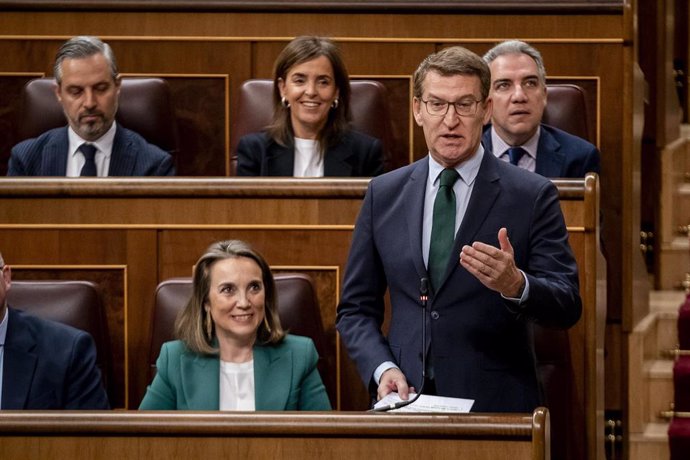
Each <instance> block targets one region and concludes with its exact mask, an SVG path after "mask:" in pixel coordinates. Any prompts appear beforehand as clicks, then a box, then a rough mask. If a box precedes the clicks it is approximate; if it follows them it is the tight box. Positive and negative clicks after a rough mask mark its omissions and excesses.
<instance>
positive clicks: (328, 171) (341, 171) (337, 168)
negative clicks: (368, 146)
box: [323, 142, 354, 177]
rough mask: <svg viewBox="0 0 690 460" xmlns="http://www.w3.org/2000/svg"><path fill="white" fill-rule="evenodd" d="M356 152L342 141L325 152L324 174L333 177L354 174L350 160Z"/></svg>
mask: <svg viewBox="0 0 690 460" xmlns="http://www.w3.org/2000/svg"><path fill="white" fill-rule="evenodd" d="M353 154H354V152H353V151H352V150H351V149H349V148H348V145H347V144H345V143H344V142H340V143H338V144H337V145H335V146H333V148H331V149H328V150H327V151H326V152H325V157H324V164H323V174H324V176H331V177H350V176H352V164H350V162H349V161H348V160H349V159H350V157H351V156H352V155H353Z"/></svg>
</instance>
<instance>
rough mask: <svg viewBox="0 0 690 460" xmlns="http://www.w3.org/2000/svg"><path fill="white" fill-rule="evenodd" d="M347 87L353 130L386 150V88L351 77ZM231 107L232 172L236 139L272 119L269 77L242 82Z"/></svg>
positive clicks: (388, 121)
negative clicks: (267, 78)
mask: <svg viewBox="0 0 690 460" xmlns="http://www.w3.org/2000/svg"><path fill="white" fill-rule="evenodd" d="M350 89H351V94H350V112H351V113H352V127H353V128H354V129H355V130H356V131H359V132H362V133H364V134H368V135H370V136H372V137H376V138H378V139H380V140H381V142H382V143H383V149H384V152H388V148H389V146H390V142H391V140H390V139H391V137H390V136H391V127H390V116H389V111H388V96H387V91H386V87H385V86H383V84H381V83H380V82H378V81H375V80H351V81H350ZM235 107H236V109H235V113H234V117H233V122H232V135H231V139H230V151H231V152H232V155H233V156H232V174H233V175H234V173H235V170H236V165H237V156H236V150H237V144H238V143H239V140H240V138H241V137H242V136H244V135H246V134H251V133H256V132H259V131H262V130H263V129H264V128H266V126H268V125H269V124H270V123H271V121H272V119H273V80H266V79H254V80H247V81H245V82H244V83H242V86H240V94H239V98H238V100H237V104H236V105H235ZM386 156H387V153H386ZM384 161H386V158H384Z"/></svg>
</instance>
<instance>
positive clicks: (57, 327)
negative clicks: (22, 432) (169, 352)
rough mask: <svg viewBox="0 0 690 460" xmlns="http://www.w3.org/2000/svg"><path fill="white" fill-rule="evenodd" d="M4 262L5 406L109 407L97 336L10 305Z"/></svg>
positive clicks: (0, 315) (1, 396) (0, 323)
mask: <svg viewBox="0 0 690 460" xmlns="http://www.w3.org/2000/svg"><path fill="white" fill-rule="evenodd" d="M0 265H1V266H2V269H1V270H2V273H1V276H0V409H31V410H44V409H108V408H109V404H108V397H107V395H106V393H105V390H104V389H103V385H102V382H101V374H100V372H99V370H98V367H97V366H96V347H95V345H94V342H93V339H92V338H91V336H89V334H87V333H86V332H84V331H80V330H77V329H74V328H72V327H69V326H65V325H63V324H60V323H56V322H54V321H48V320H44V319H40V318H36V317H35V316H31V315H28V314H26V313H24V312H21V311H19V310H15V309H12V308H10V307H8V305H7V298H6V296H7V291H8V290H9V289H10V285H11V284H12V274H11V269H10V267H9V266H8V265H5V262H4V261H3V259H2V255H0Z"/></svg>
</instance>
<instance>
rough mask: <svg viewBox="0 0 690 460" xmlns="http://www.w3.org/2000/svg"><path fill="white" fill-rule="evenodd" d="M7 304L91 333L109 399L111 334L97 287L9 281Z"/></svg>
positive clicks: (89, 284)
mask: <svg viewBox="0 0 690 460" xmlns="http://www.w3.org/2000/svg"><path fill="white" fill-rule="evenodd" d="M7 303H8V305H10V306H11V307H13V308H16V309H18V310H23V311H25V312H27V313H30V314H32V315H34V316H38V317H40V318H44V319H49V320H52V321H57V322H59V323H62V324H67V325H69V326H72V327H75V328H77V329H81V330H82V331H86V332H88V333H89V334H91V337H93V339H94V342H95V343H96V351H97V357H96V364H97V365H98V367H99V369H100V370H101V375H102V377H103V383H104V386H105V388H106V390H107V392H108V397H109V398H110V400H111V401H114V400H115V399H114V398H113V388H112V378H111V376H112V362H111V359H110V337H109V334H108V326H107V322H106V318H105V312H104V311H103V301H102V299H101V294H100V291H99V290H98V286H97V285H96V284H94V283H92V282H90V281H81V280H73V281H72V280H70V281H62V280H59V281H29V280H24V281H12V287H11V289H9V290H8V291H7Z"/></svg>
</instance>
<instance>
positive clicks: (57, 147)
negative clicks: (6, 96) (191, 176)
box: [7, 36, 175, 177]
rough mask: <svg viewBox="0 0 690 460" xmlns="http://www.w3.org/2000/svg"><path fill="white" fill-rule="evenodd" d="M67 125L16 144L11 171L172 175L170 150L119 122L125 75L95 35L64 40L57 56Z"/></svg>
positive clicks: (56, 68)
mask: <svg viewBox="0 0 690 460" xmlns="http://www.w3.org/2000/svg"><path fill="white" fill-rule="evenodd" d="M54 73H55V80H56V83H57V88H56V90H55V94H56V96H57V99H58V101H59V102H60V104H61V105H62V109H63V111H64V113H65V116H66V118H67V121H68V125H67V126H65V127H61V128H56V129H51V130H49V131H46V132H45V133H43V134H41V135H40V136H38V137H36V138H34V139H27V140H24V141H22V142H20V143H19V144H17V145H15V146H14V147H13V148H12V153H11V155H10V159H9V166H8V172H7V175H8V176H66V177H79V176H98V177H106V176H172V175H175V167H174V165H173V159H172V157H171V156H170V154H169V153H167V152H165V151H164V150H162V149H160V148H159V147H157V146H155V145H153V144H150V143H148V142H147V141H146V140H145V139H144V138H143V137H142V136H140V135H139V134H137V133H135V132H134V131H131V130H129V129H127V128H125V127H124V126H121V125H118V124H117V123H116V122H115V114H116V113H117V108H118V98H119V96H120V84H121V77H120V75H119V73H118V68H117V63H116V61H115V55H114V54H113V51H112V49H111V48H110V46H109V45H108V44H107V43H104V42H102V41H101V40H100V39H98V38H97V37H90V36H79V37H74V38H71V39H70V40H68V41H67V42H65V43H64V44H63V45H62V46H61V47H60V49H59V50H58V52H57V54H56V56H55V66H54Z"/></svg>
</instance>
